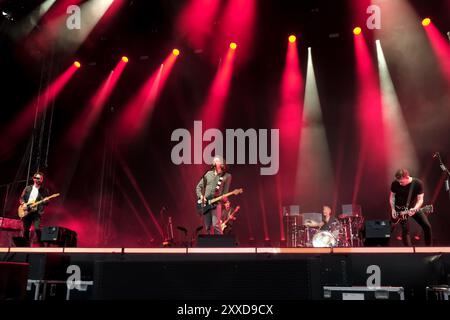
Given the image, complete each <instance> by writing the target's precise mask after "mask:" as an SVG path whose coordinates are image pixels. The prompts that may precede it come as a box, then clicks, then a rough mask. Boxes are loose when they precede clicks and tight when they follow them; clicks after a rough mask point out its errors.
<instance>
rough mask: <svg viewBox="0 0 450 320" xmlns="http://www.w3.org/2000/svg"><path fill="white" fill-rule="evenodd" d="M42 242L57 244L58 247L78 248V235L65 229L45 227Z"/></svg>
mask: <svg viewBox="0 0 450 320" xmlns="http://www.w3.org/2000/svg"><path fill="white" fill-rule="evenodd" d="M41 242H43V243H48V244H55V245H57V246H58V247H76V246H77V233H76V232H75V231H72V230H69V229H67V228H63V227H44V228H43V229H42V233H41Z"/></svg>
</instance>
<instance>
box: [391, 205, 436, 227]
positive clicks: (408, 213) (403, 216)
mask: <svg viewBox="0 0 450 320" xmlns="http://www.w3.org/2000/svg"><path fill="white" fill-rule="evenodd" d="M417 212H422V213H425V214H428V213H432V212H433V205H431V204H430V205H427V206H425V207H422V208H419V209H417V210H412V209H409V210H408V209H406V208H405V207H401V208H399V207H396V211H395V214H394V213H391V219H392V223H393V224H394V225H396V224H397V223H399V222H400V221H405V220H407V219H408V218H409V217H412V216H413V215H415V214H416V213H417Z"/></svg>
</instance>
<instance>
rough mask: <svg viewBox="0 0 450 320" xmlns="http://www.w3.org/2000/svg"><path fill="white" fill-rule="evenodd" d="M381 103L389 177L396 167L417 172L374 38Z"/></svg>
mask: <svg viewBox="0 0 450 320" xmlns="http://www.w3.org/2000/svg"><path fill="white" fill-rule="evenodd" d="M376 47H377V59H378V72H379V77H380V90H381V103H382V113H383V122H384V128H385V136H386V143H387V146H386V147H387V151H388V172H387V175H388V177H389V179H391V178H392V173H393V172H395V170H396V169H398V168H409V170H411V171H412V172H417V169H418V159H417V155H416V151H415V149H414V144H413V143H412V139H411V136H410V134H409V131H408V127H407V125H406V122H405V119H404V117H403V113H402V110H401V107H400V102H399V100H398V97H397V93H396V92H395V88H394V84H393V82H392V79H391V76H390V73H389V69H388V66H387V63H386V59H385V57H384V53H383V49H382V47H381V43H380V40H376Z"/></svg>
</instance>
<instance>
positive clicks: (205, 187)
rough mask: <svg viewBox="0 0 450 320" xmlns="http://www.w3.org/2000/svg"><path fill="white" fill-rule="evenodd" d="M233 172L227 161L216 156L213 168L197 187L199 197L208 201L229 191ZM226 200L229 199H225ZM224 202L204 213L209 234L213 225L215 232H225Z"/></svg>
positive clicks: (204, 220)
mask: <svg viewBox="0 0 450 320" xmlns="http://www.w3.org/2000/svg"><path fill="white" fill-rule="evenodd" d="M230 183H231V174H230V173H228V172H227V167H226V164H225V161H224V159H223V158H222V157H220V156H216V157H214V159H213V163H212V166H211V169H210V170H208V171H207V172H206V173H205V174H204V175H203V177H202V178H201V179H200V181H199V182H198V184H197V187H196V194H197V198H198V199H199V200H201V201H206V199H208V198H212V197H218V196H221V195H222V194H224V193H227V192H228V190H229V188H230ZM223 201H224V202H226V201H227V199H225V198H224V199H223ZM221 216H222V203H221V202H219V203H218V205H217V206H216V207H215V208H213V209H211V210H208V211H207V212H206V213H204V215H203V222H204V224H205V229H206V233H207V234H211V227H214V234H223V233H222V228H221Z"/></svg>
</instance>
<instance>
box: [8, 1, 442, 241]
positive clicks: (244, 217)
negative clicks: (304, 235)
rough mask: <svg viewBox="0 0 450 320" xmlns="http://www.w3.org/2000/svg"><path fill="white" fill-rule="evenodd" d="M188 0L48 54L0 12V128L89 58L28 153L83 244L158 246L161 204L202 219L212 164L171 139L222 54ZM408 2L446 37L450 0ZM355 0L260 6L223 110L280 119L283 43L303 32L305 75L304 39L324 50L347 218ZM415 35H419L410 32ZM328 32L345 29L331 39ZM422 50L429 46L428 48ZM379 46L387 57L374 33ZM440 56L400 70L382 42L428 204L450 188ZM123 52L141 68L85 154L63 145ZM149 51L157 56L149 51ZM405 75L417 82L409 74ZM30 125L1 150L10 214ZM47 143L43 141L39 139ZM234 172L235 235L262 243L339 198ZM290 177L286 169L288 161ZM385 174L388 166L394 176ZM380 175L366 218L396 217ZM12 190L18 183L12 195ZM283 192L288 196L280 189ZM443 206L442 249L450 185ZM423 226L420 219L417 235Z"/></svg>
mask: <svg viewBox="0 0 450 320" xmlns="http://www.w3.org/2000/svg"><path fill="white" fill-rule="evenodd" d="M41 2H42V1H7V0H3V1H0V9H3V10H6V9H8V10H10V11H11V12H12V13H13V15H15V17H16V20H20V17H26V16H27V14H28V13H29V12H31V10H33V9H34V8H35V7H36V5H37V4H39V3H41ZM82 2H83V1H82ZM186 3H187V2H186V1H174V0H173V1H167V0H164V1H125V4H124V6H123V7H122V8H121V9H120V10H119V11H118V12H117V14H116V15H115V16H114V17H113V18H112V19H111V21H110V22H109V23H108V25H107V26H104V27H103V28H100V29H99V30H94V31H95V32H94V33H93V34H92V35H91V36H90V37H89V38H88V40H87V41H86V42H85V43H84V44H83V45H82V46H81V47H80V48H79V49H78V50H77V51H76V52H75V53H70V54H69V53H67V52H64V51H61V50H58V49H57V48H56V49H54V50H47V51H43V50H41V49H40V48H38V47H36V48H33V47H31V48H30V47H29V46H27V45H26V41H27V39H24V40H23V41H15V40H14V39H13V38H11V37H10V36H9V30H11V28H12V27H13V25H14V21H10V20H7V19H5V18H4V17H0V19H2V20H1V24H0V26H1V27H0V28H1V29H0V30H1V38H0V70H1V72H0V78H1V82H0V83H2V85H1V89H0V90H1V91H0V92H1V93H2V95H1V97H2V99H1V108H0V114H1V116H0V130H1V128H3V127H5V126H6V125H7V124H8V123H10V122H11V121H12V120H13V119H14V118H15V117H16V116H17V115H18V113H19V112H20V110H21V109H22V108H24V107H25V106H26V105H27V103H28V102H29V101H30V100H32V98H33V97H34V96H36V95H37V94H38V93H39V87H40V85H41V84H42V79H46V80H47V81H50V79H53V78H55V77H56V76H57V75H59V74H60V73H61V72H62V71H63V70H65V69H66V68H67V66H68V65H70V63H72V62H73V61H74V60H75V59H78V60H80V61H82V63H83V67H82V68H81V69H80V70H79V71H77V73H76V74H75V76H74V78H73V79H71V80H70V82H69V83H68V85H67V86H66V87H65V88H64V90H63V92H62V93H61V94H60V95H59V96H58V98H57V99H56V101H55V102H54V104H53V105H52V106H51V107H50V108H49V109H48V111H47V113H46V118H45V119H42V118H41V119H40V120H41V121H39V125H42V124H43V123H45V128H44V131H43V139H42V140H41V141H42V143H41V144H39V143H35V145H34V150H33V157H32V161H31V171H32V172H33V171H34V170H36V169H38V168H39V169H40V170H42V171H44V172H45V173H46V178H47V179H46V180H47V181H46V184H47V187H49V188H50V189H51V191H53V192H62V197H60V198H58V199H57V200H56V201H54V203H52V204H51V205H50V206H49V207H48V208H47V212H46V216H45V219H44V224H45V225H62V226H66V227H68V228H71V229H74V230H76V231H77V232H78V234H79V244H80V245H81V246H160V245H161V242H162V238H161V236H160V234H159V233H158V230H157V228H156V226H155V223H154V220H153V219H151V214H153V215H154V216H155V218H156V219H157V220H158V221H159V223H160V224H163V219H161V215H160V211H161V209H162V207H165V208H166V211H165V213H164V217H165V218H167V217H168V216H172V217H173V221H174V227H176V226H185V227H186V228H188V229H189V230H190V231H191V230H193V229H195V227H197V226H198V225H199V224H200V222H199V220H198V217H197V216H196V214H195V210H194V202H195V195H194V187H195V184H196V183H197V181H198V179H199V178H200V177H199V176H198V175H197V172H202V171H204V170H205V169H206V165H202V166H198V167H197V166H193V165H191V166H189V165H184V166H175V165H173V164H172V162H171V159H170V152H171V149H172V147H173V145H174V143H172V142H171V141H170V135H171V133H172V131H173V130H175V129H177V128H190V127H191V126H192V124H193V121H194V120H196V115H197V114H198V112H199V109H200V107H201V106H202V104H203V102H204V100H205V98H206V97H207V93H208V89H209V86H210V84H211V81H212V79H213V78H214V74H215V72H216V70H217V66H218V63H219V61H220V58H221V57H220V56H219V55H217V56H214V54H211V52H209V51H208V50H207V48H192V47H191V46H189V45H188V44H187V42H186V41H185V40H184V39H183V37H182V36H180V35H179V33H178V32H177V30H176V28H175V25H176V21H177V17H178V16H179V14H180V11H181V10H182V8H183V7H184V6H185V5H186ZM409 3H410V4H411V5H412V7H413V8H414V9H415V11H416V13H417V16H418V23H419V22H420V18H419V17H424V16H431V17H432V18H433V23H434V24H435V25H436V27H437V28H438V29H439V30H441V31H442V32H443V33H446V32H447V31H448V30H450V22H449V14H448V12H449V10H448V9H449V6H448V3H447V1H427V2H424V1H409ZM352 8H353V7H352V2H350V1H296V2H288V1H258V2H257V11H256V18H255V26H254V29H253V38H252V46H251V48H250V50H249V52H248V57H247V59H245V61H244V62H242V63H240V64H239V66H238V67H237V68H236V69H235V71H234V73H233V77H232V82H231V87H230V91H229V97H228V99H227V102H226V110H227V111H226V116H225V118H224V121H223V123H222V125H221V128H220V129H225V128H243V129H246V128H268V129H270V128H272V127H273V124H274V118H275V115H276V111H277V110H276V107H277V105H278V99H279V86H280V79H281V75H282V71H283V66H284V62H285V55H286V44H287V41H286V39H287V37H288V35H289V34H291V33H294V34H297V35H300V36H299V38H300V40H299V44H298V46H299V57H300V61H301V69H302V70H303V74H304V77H305V76H306V62H307V47H308V46H311V47H312V48H313V52H314V53H313V55H314V68H315V72H316V79H317V86H318V91H319V97H320V100H321V105H322V112H323V120H324V125H325V128H326V134H327V139H328V144H329V152H330V155H331V164H332V166H333V169H336V164H337V162H338V156H337V155H338V153H339V150H340V149H339V148H341V147H342V148H343V149H342V150H343V158H342V163H343V167H342V172H341V180H340V184H339V186H338V187H337V188H338V189H337V191H338V199H337V206H336V208H335V209H336V212H337V213H339V212H340V210H341V209H340V206H341V205H342V204H346V203H351V201H352V192H353V184H354V181H355V167H356V163H357V152H358V150H359V148H360V146H359V145H358V139H357V135H358V130H357V128H358V127H357V119H356V116H355V106H354V103H355V99H356V98H355V97H356V93H357V92H356V83H357V80H356V75H355V57H354V48H353V34H352V33H351V30H352V28H353V26H355V25H356V24H357V21H356V20H357V19H356V20H355V18H354V15H353V14H352ZM362 15H363V16H364V13H363V14H362ZM399 15H401V12H400V13H399ZM220 23H221V21H220V19H218V20H216V21H215V25H214V27H216V26H217V25H220ZM363 32H366V33H367V35H368V40H372V39H373V35H372V34H371V32H370V31H369V30H367V29H366V28H363ZM404 32H409V31H408V29H406V30H405V31H404ZM411 32H415V31H411ZM422 32H423V31H422ZM330 34H338V35H339V36H338V37H330ZM419 45H424V46H429V44H427V43H421V44H419ZM174 47H177V48H179V49H180V50H181V52H182V54H181V55H180V57H179V59H178V61H177V62H176V63H175V66H174V69H173V71H172V74H171V75H170V76H169V78H168V81H167V84H166V86H165V88H164V90H163V91H162V94H161V96H160V98H159V99H158V101H157V104H156V106H155V110H154V112H153V114H152V117H151V119H150V121H149V122H148V123H147V125H146V127H145V130H144V132H143V133H142V134H141V135H140V136H138V137H135V139H134V140H133V141H131V142H130V143H128V144H127V145H126V146H119V147H117V146H116V145H115V141H116V137H115V136H114V134H113V133H112V131H111V130H110V124H111V122H112V121H114V119H115V118H116V117H117V114H118V113H119V111H120V110H121V108H123V107H124V105H125V104H126V102H127V101H128V99H130V98H131V97H132V96H133V95H135V94H136V93H137V91H138V89H139V87H140V85H141V84H142V83H143V82H144V81H145V80H146V79H147V77H148V76H149V74H151V73H152V72H154V70H155V69H156V68H158V66H159V64H160V63H161V61H163V60H164V58H165V57H166V56H167V53H168V52H170V50H172V48H174ZM369 48H370V50H371V54H372V55H373V59H374V61H375V62H376V52H375V46H374V44H373V42H372V41H371V42H370V43H369ZM199 49H200V50H199ZM429 51H430V56H429V57H425V61H424V63H426V64H430V65H431V66H434V67H435V69H430V73H429V74H428V77H425V76H424V75H423V74H420V73H416V74H414V73H412V74H411V73H406V74H405V72H404V70H402V69H401V66H399V65H395V64H392V65H391V64H390V60H389V55H395V54H397V53H396V52H395V51H394V50H391V51H389V48H387V49H386V51H385V55H386V60H387V62H388V65H389V68H390V71H391V76H392V79H393V82H394V85H395V88H396V91H397V94H398V96H399V100H400V104H401V106H402V110H403V113H404V116H405V118H406V121H407V124H408V129H409V130H410V134H411V136H412V138H413V142H414V147H415V149H416V152H417V154H418V157H419V161H420V168H419V170H418V172H411V174H412V175H413V176H416V177H420V178H423V179H424V182H425V186H426V194H425V202H426V203H429V202H430V200H431V197H432V194H433V192H434V191H435V190H436V188H438V187H439V186H442V181H441V171H440V169H439V166H438V163H437V162H435V160H433V159H432V154H433V152H435V151H439V152H440V153H441V155H442V157H443V159H444V161H445V160H446V159H447V158H448V157H449V156H450V154H449V151H448V150H449V147H450V140H449V139H448V137H449V134H450V128H449V126H448V119H450V115H449V110H450V105H449V102H448V101H449V100H448V95H447V96H446V94H447V90H448V87H447V86H445V84H443V81H442V79H438V78H437V77H433V75H434V74H437V73H438V71H439V70H438V69H436V63H435V62H433V61H434V60H433V59H434V58H433V56H432V51H431V50H429ZM124 54H126V55H127V56H128V57H129V58H130V63H129V64H128V65H127V67H126V70H125V72H124V73H123V75H122V77H121V78H120V80H119V83H118V85H117V88H116V89H115V91H114V92H113V94H112V96H111V97H110V99H108V101H107V105H106V106H105V108H104V110H103V111H102V114H101V116H100V119H99V121H98V122H97V123H96V124H95V127H94V128H93V130H92V131H91V133H90V135H89V138H88V139H87V140H86V142H85V143H84V145H83V147H82V149H81V150H80V151H79V152H77V151H76V150H71V149H70V148H67V146H65V145H64V143H63V141H62V140H63V137H64V135H65V133H66V131H67V129H68V128H69V127H70V125H71V124H72V123H73V121H75V120H76V119H77V117H78V116H79V115H80V114H81V112H82V110H83V108H84V107H85V105H86V103H87V101H88V100H89V98H90V97H91V95H92V94H93V93H94V92H95V90H96V89H97V88H98V86H99V85H100V84H101V83H102V81H103V80H104V78H105V76H106V74H107V73H108V72H109V71H110V70H111V69H112V68H114V66H115V65H116V63H117V61H118V60H119V59H120V57H121V56H122V55H124ZM142 56H147V57H148V58H146V59H144V60H143V59H142V58H141V57H142ZM429 61H432V62H433V63H430V62H429ZM92 62H95V64H93V63H92ZM430 75H431V76H430ZM406 78H407V79H409V80H411V79H414V80H415V81H414V82H412V81H405V79H406ZM430 79H431V80H430ZM412 83H414V85H412ZM424 100H426V102H427V105H426V109H424V105H423V101H424ZM438 110H446V112H438ZM31 129H32V128H29V130H28V133H29V134H28V135H27V137H26V138H25V139H22V140H21V141H18V142H15V145H14V148H13V149H12V150H13V151H12V152H9V153H8V154H7V155H6V156H4V157H2V158H1V159H0V168H1V169H0V170H1V174H0V184H1V185H2V188H1V189H0V194H1V196H2V198H1V200H2V202H1V203H2V205H3V204H4V213H5V215H6V216H7V217H14V216H15V211H16V204H17V198H18V196H19V194H20V192H21V190H22V188H23V186H24V183H23V182H17V181H19V180H23V179H26V178H27V167H28V161H29V154H30V141H31V136H32V135H31V133H32V132H31V131H32V130H31ZM49 129H51V130H49ZM0 132H1V131H0ZM37 132H40V131H39V130H38V131H36V132H35V133H36V135H35V137H36V136H37ZM38 140H39V139H38V137H36V140H35V141H38ZM3 147H4V146H0V148H3ZM125 168H128V169H129V171H128V172H129V173H131V174H132V176H133V177H134V179H135V180H134V181H135V182H136V184H135V186H138V189H139V190H140V191H141V192H142V193H141V195H142V196H141V197H140V196H139V193H138V192H137V191H136V188H135V187H133V183H132V181H133V179H130V177H131V176H130V174H128V175H127V171H126V169H125ZM230 170H231V172H232V174H233V183H232V188H237V187H243V188H244V189H245V192H244V194H243V195H241V196H238V197H236V198H235V200H234V199H233V200H234V201H235V202H234V204H236V205H237V204H239V205H241V213H240V215H241V216H240V218H239V220H238V222H237V223H236V224H235V232H236V234H237V235H238V239H239V241H240V243H241V244H243V245H250V244H256V245H259V244H262V243H263V242H264V240H265V237H266V236H268V237H269V238H270V241H271V243H272V244H273V245H279V243H280V229H281V227H280V214H279V208H280V205H289V204H296V203H298V204H300V206H301V211H302V212H320V211H321V208H322V205H323V204H329V203H331V202H332V200H333V199H332V194H328V193H327V192H317V193H314V194H309V195H308V197H307V200H306V201H304V203H299V201H297V199H290V198H287V199H286V198H285V197H283V195H281V197H277V190H276V186H275V180H276V177H274V176H260V175H259V167H257V166H254V165H232V166H231V167H230ZM279 174H286V172H284V173H283V168H280V173H279ZM380 174H383V175H385V173H384V172H383V173H380ZM6 184H8V186H9V187H8V188H6V186H5V185H6ZM323 184H327V181H323ZM376 184H377V181H367V180H364V179H363V184H362V186H361V191H360V194H359V197H358V199H357V202H358V203H359V204H361V205H362V210H363V214H364V216H365V217H366V219H386V218H387V216H388V213H389V210H388V208H389V205H388V195H389V185H376ZM6 190H8V191H9V194H8V195H9V196H8V197H7V198H6ZM324 190H325V188H324ZM379 190H383V192H380V191H379ZM384 190H385V192H384ZM281 192H282V194H283V193H284V191H283V190H281ZM143 199H144V200H145V202H146V203H144V202H143V201H142V200H143ZM5 200H6V202H5ZM434 205H435V207H436V214H435V215H433V216H431V217H430V220H431V223H432V225H433V228H434V232H435V234H434V237H435V239H436V244H441V245H447V244H449V243H450V236H449V235H448V233H447V232H446V230H447V226H448V225H450V218H449V216H448V213H449V209H450V207H449V200H448V196H447V195H446V193H445V189H442V190H441V191H440V193H439V196H438V197H437V200H436V202H435V203H434ZM146 206H147V207H148V208H149V209H150V210H151V213H150V212H149V211H148V210H147V209H146ZM264 217H265V219H266V225H267V226H268V227H267V228H268V234H267V235H265V232H264V223H263V221H264ZM413 225H415V223H413ZM416 229H417V228H416V227H415V226H414V227H413V231H414V232H415V231H416ZM175 235H176V238H177V240H182V239H183V238H182V237H181V236H182V235H181V234H180V233H179V232H178V231H177V230H175ZM420 243H421V242H419V244H420Z"/></svg>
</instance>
